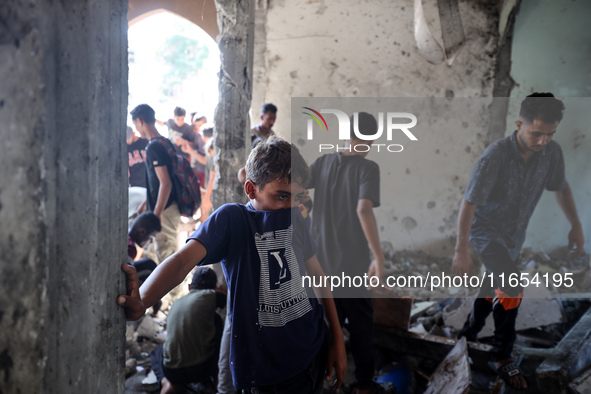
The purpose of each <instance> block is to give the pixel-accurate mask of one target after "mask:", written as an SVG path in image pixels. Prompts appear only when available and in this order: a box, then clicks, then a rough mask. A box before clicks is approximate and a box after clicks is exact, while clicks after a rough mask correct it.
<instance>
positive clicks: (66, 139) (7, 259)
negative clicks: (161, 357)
mask: <svg viewBox="0 0 591 394" xmlns="http://www.w3.org/2000/svg"><path fill="white" fill-rule="evenodd" d="M126 11H127V4H126V2H121V1H118V0H111V1H106V2H104V1H90V0H87V1H76V2H53V1H46V0H28V1H21V0H7V1H3V2H2V3H1V4H0V125H1V126H0V141H1V142H0V157H1V158H2V171H0V223H1V224H2V226H1V227H0V251H1V253H0V278H1V280H2V285H1V288H2V291H1V292H0V382H1V383H0V386H1V387H2V391H3V392H6V393H17V392H22V393H73V392H78V393H91V392H97V390H98V391H100V392H117V391H119V390H122V387H123V379H124V376H123V373H124V370H123V362H124V354H123V349H124V347H123V346H124V343H123V342H124V335H123V333H124V319H123V315H122V311H121V310H120V309H119V308H118V307H117V305H116V303H115V298H116V295H117V294H118V293H119V292H121V291H122V290H123V286H124V283H123V280H122V279H123V278H122V275H121V271H120V268H119V266H120V263H122V262H124V261H125V254H124V253H125V252H124V251H125V235H126V220H125V212H126V206H127V193H126V188H127V185H126V181H125V179H126V178H125V161H124V160H125V153H124V147H125V142H124V137H123V136H124V128H125V108H126V105H127V83H126V80H127V41H126V35H125V31H126V28H127V21H126V19H125V15H126Z"/></svg>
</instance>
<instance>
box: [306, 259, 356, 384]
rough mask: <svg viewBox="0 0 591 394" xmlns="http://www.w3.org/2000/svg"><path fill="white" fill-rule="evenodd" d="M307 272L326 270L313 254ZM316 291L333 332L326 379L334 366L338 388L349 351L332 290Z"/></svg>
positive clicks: (316, 272) (316, 274)
mask: <svg viewBox="0 0 591 394" xmlns="http://www.w3.org/2000/svg"><path fill="white" fill-rule="evenodd" d="M306 273H307V274H308V275H309V276H316V277H324V270H323V269H322V267H320V263H319V262H318V259H317V258H316V256H312V257H311V258H310V259H308V260H306ZM321 283H322V282H321ZM314 293H315V294H316V297H317V298H318V300H319V301H320V303H321V304H322V305H323V306H324V315H325V317H326V319H327V320H328V325H329V329H330V332H331V334H332V343H331V344H330V349H329V351H328V360H327V365H326V380H327V381H328V380H330V378H331V377H332V370H333V368H334V370H335V373H336V380H335V382H334V383H333V385H332V386H333V389H335V390H338V388H339V387H340V386H341V384H342V383H343V380H344V379H345V373H346V372H347V353H346V351H345V339H344V337H343V330H341V324H340V323H339V317H338V315H337V308H336V307H335V304H334V300H333V298H332V294H331V292H330V290H328V288H326V287H319V288H317V287H314Z"/></svg>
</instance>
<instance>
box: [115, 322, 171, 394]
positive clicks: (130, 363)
mask: <svg viewBox="0 0 591 394" xmlns="http://www.w3.org/2000/svg"><path fill="white" fill-rule="evenodd" d="M165 330H166V315H164V314H163V313H162V312H158V314H157V315H156V317H155V316H152V315H151V314H149V313H147V314H145V315H144V316H143V317H142V318H141V319H140V320H138V321H136V322H128V323H127V329H126V332H125V360H126V361H125V378H126V382H125V393H129V394H131V393H148V394H151V393H159V392H160V388H159V387H158V383H157V381H156V377H155V375H154V373H153V372H151V370H152V368H151V367H150V353H151V352H152V350H154V349H155V348H156V347H157V346H158V345H161V344H163V343H164V341H165V339H166V331H165Z"/></svg>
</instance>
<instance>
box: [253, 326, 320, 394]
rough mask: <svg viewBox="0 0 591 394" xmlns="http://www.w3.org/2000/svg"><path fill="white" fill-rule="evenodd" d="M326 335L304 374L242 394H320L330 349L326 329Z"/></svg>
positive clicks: (254, 388)
mask: <svg viewBox="0 0 591 394" xmlns="http://www.w3.org/2000/svg"><path fill="white" fill-rule="evenodd" d="M325 332H326V335H325V337H324V342H323V344H322V346H321V347H320V351H318V354H317V355H316V357H314V359H313V360H312V362H311V363H310V365H308V367H307V368H306V369H304V370H303V371H302V372H300V373H299V374H297V375H296V376H294V377H293V378H290V379H288V380H286V381H284V382H281V383H278V384H274V385H271V386H263V387H253V388H249V389H245V390H242V394H271V393H273V394H302V393H311V394H320V393H322V387H323V385H324V376H325V371H326V362H327V359H328V349H329V347H330V342H331V340H330V336H329V330H328V328H326V327H325Z"/></svg>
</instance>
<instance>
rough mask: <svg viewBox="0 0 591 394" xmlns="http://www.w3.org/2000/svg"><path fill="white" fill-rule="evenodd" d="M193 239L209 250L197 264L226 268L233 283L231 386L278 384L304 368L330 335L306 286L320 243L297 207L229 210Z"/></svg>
mask: <svg viewBox="0 0 591 394" xmlns="http://www.w3.org/2000/svg"><path fill="white" fill-rule="evenodd" d="M189 239H195V240H198V241H199V242H201V243H202V244H203V245H204V246H205V249H206V250H207V256H206V257H205V258H204V259H203V260H202V261H200V262H199V264H200V265H201V264H213V263H217V262H221V263H222V268H223V270H224V274H225V276H226V280H227V282H228V287H229V289H230V304H229V307H230V319H231V322H232V341H231V345H230V368H231V370H232V377H233V380H234V386H235V387H236V388H237V389H239V390H240V389H245V388H249V387H260V386H268V385H273V384H277V383H281V382H283V381H285V380H287V379H289V378H291V377H293V376H295V375H297V374H298V373H300V372H302V371H303V370H304V369H305V368H307V367H308V365H309V364H310V363H311V362H312V360H313V359H314V357H315V356H316V354H317V353H318V351H319V350H320V348H321V345H322V342H323V340H324V334H325V333H324V320H323V309H322V305H321V304H320V303H319V302H318V300H317V299H316V298H315V297H314V296H313V292H312V291H311V290H310V289H309V288H306V287H304V286H303V285H302V276H303V275H305V266H304V262H305V261H306V260H308V259H309V258H311V257H313V256H314V255H315V254H316V245H315V243H314V241H313V240H312V238H311V236H310V233H309V231H308V229H307V228H306V226H305V223H304V219H303V217H302V215H301V213H300V211H299V209H297V208H293V209H281V210H278V211H257V210H255V209H254V208H253V207H252V205H251V204H250V203H249V204H247V205H242V204H226V205H224V206H222V207H220V208H219V209H217V210H216V211H215V212H214V213H213V214H212V215H211V216H210V217H209V218H208V219H207V220H206V221H205V223H203V224H202V225H201V226H199V228H198V229H197V231H195V233H193V235H191V237H189Z"/></svg>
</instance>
